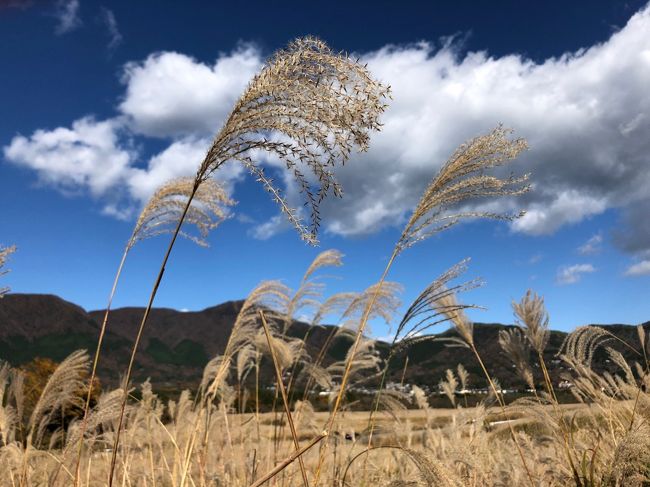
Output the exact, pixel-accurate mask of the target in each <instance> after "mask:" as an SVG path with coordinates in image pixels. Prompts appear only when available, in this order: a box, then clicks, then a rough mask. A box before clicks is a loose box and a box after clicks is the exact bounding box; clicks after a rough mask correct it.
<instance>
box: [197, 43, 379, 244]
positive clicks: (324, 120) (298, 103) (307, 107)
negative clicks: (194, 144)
mask: <svg viewBox="0 0 650 487" xmlns="http://www.w3.org/2000/svg"><path fill="white" fill-rule="evenodd" d="M388 96H389V89H388V88H387V87H384V86H383V85H382V84H381V83H379V82H377V81H375V80H374V79H373V78H371V76H370V74H369V72H368V70H367V69H366V67H365V66H362V65H360V64H359V63H357V62H355V61H354V60H352V59H350V58H349V57H347V56H346V55H344V54H341V53H334V52H333V51H332V50H331V49H330V48H329V47H328V46H327V45H326V44H325V43H324V42H322V41H320V40H318V39H316V38H314V37H304V38H301V39H297V40H295V41H293V42H292V43H290V44H289V46H288V47H287V48H286V49H283V50H280V51H278V52H277V53H276V54H275V55H274V56H273V57H271V58H270V59H269V60H268V61H267V63H266V64H265V66H264V67H263V69H262V71H261V72H260V73H259V74H258V75H257V76H255V77H254V78H253V79H252V81H251V82H250V83H249V85H248V87H247V89H246V91H245V92H244V94H243V95H242V96H241V97H240V98H239V100H238V101H237V103H236V104H235V106H234V108H233V110H232V112H231V113H230V115H229V116H228V118H227V120H226V122H225V124H224V125H223V127H222V129H221V130H220V131H219V133H218V134H217V135H216V137H215V139H214V142H213V144H212V146H211V147H210V149H209V150H208V153H207V155H206V157H205V159H204V161H203V163H202V164H201V166H200V167H199V169H198V171H197V181H202V180H204V179H205V178H206V177H208V176H209V175H210V174H212V173H213V172H214V171H216V170H217V169H219V168H220V167H221V166H222V165H223V164H225V163H226V162H228V161H238V162H240V163H242V164H243V165H244V167H246V169H248V171H249V172H250V173H251V174H252V175H253V176H254V177H255V178H256V179H257V180H258V181H259V182H260V183H262V184H263V185H264V187H265V189H266V190H267V191H268V192H269V193H270V194H271V195H272V197H273V199H274V200H275V201H276V202H277V203H278V204H279V205H280V208H281V210H282V211H283V212H284V213H285V214H286V215H287V217H288V219H289V221H290V222H291V223H292V224H293V226H294V227H295V228H296V229H297V230H298V233H299V234H300V236H301V237H302V238H303V239H304V240H306V241H307V242H309V243H311V244H315V243H317V239H316V233H317V230H318V227H319V225H320V214H319V206H320V204H321V202H322V201H323V200H324V199H325V197H326V196H327V195H328V194H329V193H330V192H332V193H333V194H334V195H335V196H341V194H342V189H341V187H340V185H339V183H338V181H337V180H336V177H335V175H334V173H333V169H334V168H335V167H336V165H337V164H338V163H339V162H340V163H344V162H345V161H346V160H347V159H348V158H349V157H350V154H351V153H352V151H353V149H354V148H355V147H357V148H358V149H359V150H360V151H365V150H367V148H368V143H369V140H370V135H369V134H370V132H372V131H377V130H379V129H380V127H381V124H380V123H379V116H380V114H381V113H382V112H383V111H384V109H385V108H386V106H387V105H386V103H385V102H384V99H385V98H387V97H388ZM263 154H266V156H267V157H275V158H277V159H280V160H281V161H282V162H283V163H284V164H285V166H286V169H287V170H288V171H289V172H290V173H291V174H292V176H293V178H294V180H295V182H296V184H297V185H298V186H299V188H300V191H301V193H302V194H303V197H304V199H305V205H306V206H307V207H308V208H309V211H310V216H309V219H310V223H309V224H308V226H306V225H305V224H304V223H303V221H302V218H301V216H300V214H299V213H298V211H296V210H295V209H294V208H291V207H290V206H289V204H288V203H287V201H286V200H285V199H284V196H283V195H282V194H281V191H280V190H279V188H278V187H277V186H276V185H275V184H274V182H273V180H272V179H270V178H269V177H267V176H266V174H265V173H264V171H263V169H262V168H261V166H260V164H259V158H260V157H262V156H263Z"/></svg>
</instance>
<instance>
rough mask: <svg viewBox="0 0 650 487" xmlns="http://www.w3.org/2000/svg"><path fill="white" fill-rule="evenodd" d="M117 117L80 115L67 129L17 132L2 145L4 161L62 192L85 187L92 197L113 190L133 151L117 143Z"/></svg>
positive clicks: (118, 141) (130, 160)
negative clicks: (28, 171) (20, 167)
mask: <svg viewBox="0 0 650 487" xmlns="http://www.w3.org/2000/svg"><path fill="white" fill-rule="evenodd" d="M120 129H121V122H120V121H119V120H118V119H111V120H105V121H96V120H94V119H93V118H91V117H85V118H81V119H79V120H77V121H75V122H74V123H73V124H72V127H71V128H64V127H59V128H56V129H54V130H49V131H47V130H37V131H36V132H34V133H33V134H32V135H31V136H30V137H25V136H22V135H17V136H16V137H14V138H13V139H12V140H11V143H10V144H9V145H8V146H6V147H4V156H5V158H6V159H7V160H9V161H11V162H13V163H15V164H19V165H22V166H26V167H28V168H30V169H33V170H35V171H36V173H37V174H38V177H39V180H40V181H41V182H43V183H47V184H50V185H52V186H55V187H57V188H59V189H61V190H63V191H69V192H74V191H77V190H79V189H87V190H89V191H90V192H91V193H92V194H93V195H94V196H104V195H106V194H107V192H109V190H110V191H113V189H114V188H115V187H116V186H118V185H119V184H120V183H121V182H122V180H123V176H124V172H125V171H126V170H127V169H128V168H129V166H130V164H131V163H132V162H133V159H134V156H135V154H134V153H133V152H132V151H131V150H129V149H128V148H126V147H124V146H123V144H121V143H120V140H119V135H118V132H119V131H120Z"/></svg>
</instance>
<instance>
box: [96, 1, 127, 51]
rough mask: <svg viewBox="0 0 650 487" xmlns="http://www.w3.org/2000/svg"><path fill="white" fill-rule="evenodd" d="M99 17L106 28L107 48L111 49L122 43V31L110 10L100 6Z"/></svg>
mask: <svg viewBox="0 0 650 487" xmlns="http://www.w3.org/2000/svg"><path fill="white" fill-rule="evenodd" d="M101 18H102V21H103V22H104V25H105V26H106V30H107V31H108V37H109V41H108V50H109V51H112V50H113V49H115V48H117V46H119V45H120V44H121V43H122V33H121V32H120V29H119V28H118V26H117V19H116V18H115V14H114V13H113V11H112V10H109V9H107V8H106V7H102V14H101Z"/></svg>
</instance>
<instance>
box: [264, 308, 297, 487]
mask: <svg viewBox="0 0 650 487" xmlns="http://www.w3.org/2000/svg"><path fill="white" fill-rule="evenodd" d="M260 318H261V319H262V326H263V327H264V333H265V334H266V340H267V341H268V343H269V350H270V351H271V358H272V359H273V365H274V367H275V376H276V379H277V382H278V389H280V394H281V395H282V402H283V403H284V411H285V412H286V414H287V422H288V423H289V428H290V429H291V436H292V437H293V444H294V446H295V447H296V451H300V443H299V441H298V434H297V432H296V426H295V425H294V423H293V418H292V417H291V408H290V407H289V401H288V400H287V392H286V391H285V389H284V383H283V382H282V371H281V370H280V365H279V364H278V359H277V357H276V356H275V349H274V348H273V340H272V338H271V332H270V330H269V325H268V323H267V322H266V318H265V316H264V312H263V311H262V310H260ZM298 463H299V465H300V473H301V474H302V481H303V483H304V484H305V487H309V481H308V480H307V472H306V470H305V464H304V462H303V460H302V457H298Z"/></svg>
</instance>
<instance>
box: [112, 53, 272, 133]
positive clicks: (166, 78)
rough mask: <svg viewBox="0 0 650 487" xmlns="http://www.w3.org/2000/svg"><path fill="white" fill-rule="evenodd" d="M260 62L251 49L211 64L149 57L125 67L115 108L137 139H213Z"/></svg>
mask: <svg viewBox="0 0 650 487" xmlns="http://www.w3.org/2000/svg"><path fill="white" fill-rule="evenodd" d="M261 63H262V59H261V57H260V53H259V51H258V50H257V49H255V48H254V47H252V46H250V45H244V46H241V47H240V48H238V49H237V50H236V51H235V52H233V53H230V54H223V55H221V56H220V57H219V58H218V59H217V60H216V62H215V63H214V64H212V65H208V64H205V63H202V62H200V61H197V60H196V59H193V58H191V57H190V56H186V55H185V54H180V53H177V52H160V53H156V54H152V55H150V56H149V57H147V59H145V60H144V61H143V62H133V63H128V64H127V65H126V66H125V69H124V74H123V76H122V80H123V82H124V83H125V85H126V95H125V97H124V99H123V100H122V102H121V103H120V105H119V109H120V111H121V112H122V113H123V114H124V115H126V116H127V117H128V118H129V120H130V121H131V123H132V127H133V130H134V131H136V132H138V133H141V134H145V135H150V136H155V137H167V136H172V137H177V136H185V135H188V134H194V135H196V134H200V135H208V134H209V135H213V133H214V132H216V131H217V130H218V128H219V127H220V126H221V125H222V124H223V122H224V118H225V117H226V116H227V115H228V113H229V112H230V110H231V109H232V107H233V105H234V102H235V100H237V98H238V96H239V95H240V94H241V92H242V91H243V90H244V88H245V87H246V84H247V83H248V82H249V81H250V79H251V78H252V77H253V76H254V75H255V73H256V72H257V71H258V69H259V67H260V66H261Z"/></svg>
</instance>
